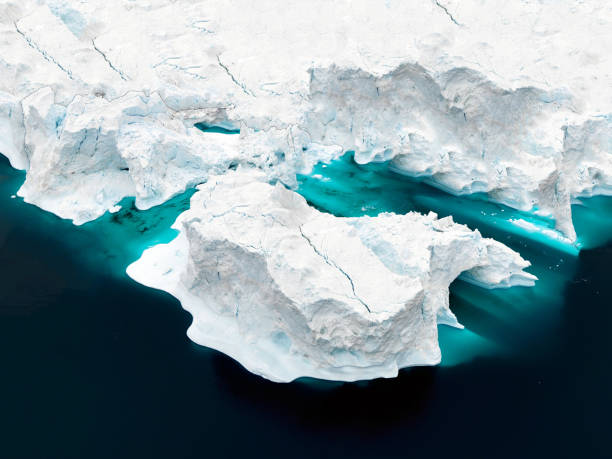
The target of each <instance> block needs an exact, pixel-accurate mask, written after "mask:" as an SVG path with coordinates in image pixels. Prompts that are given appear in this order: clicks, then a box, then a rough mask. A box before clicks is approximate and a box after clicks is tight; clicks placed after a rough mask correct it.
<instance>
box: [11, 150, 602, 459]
mask: <svg viewBox="0 0 612 459" xmlns="http://www.w3.org/2000/svg"><path fill="white" fill-rule="evenodd" d="M24 178H25V177H24V174H23V172H20V171H15V170H13V169H12V168H11V167H10V166H9V165H8V162H7V161H6V160H4V159H2V160H1V161H0V269H1V275H0V365H1V374H0V394H1V396H0V458H10V459H12V458H87V459H89V458H110V457H112V458H139V457H146V458H186V457H189V458H192V457H193V458H228V457H231V458H233V457H244V458H254V457H265V458H274V457H288V458H302V457H304V458H310V459H312V458H319V457H334V458H339V457H340V458H344V457H347V458H354V457H367V458H386V457H398V458H399V457H405V458H413V457H451V456H452V457H469V458H480V457H483V458H497V457H504V458H505V457H508V458H510V457H511V458H531V457H534V458H535V457H538V458H542V457H568V458H576V457H580V458H599V457H611V456H612V443H611V442H610V440H609V439H610V433H609V432H610V429H611V427H612V422H611V416H612V394H611V393H610V388H612V340H611V339H610V334H609V331H608V328H609V326H610V324H611V323H612V274H611V273H612V270H611V269H610V267H611V266H612V244H611V242H610V239H612V199H610V198H591V199H588V200H584V201H583V202H582V203H580V204H576V205H575V206H574V207H573V213H574V222H575V226H576V228H577V231H578V234H579V238H580V243H581V245H582V250H580V251H578V250H576V249H575V248H573V247H571V246H567V245H564V244H559V243H554V242H551V241H547V240H545V239H543V238H541V237H540V236H538V235H534V234H529V233H526V232H525V231H524V230H521V229H520V228H517V227H516V226H514V225H512V224H510V223H509V221H510V219H513V218H532V219H533V217H530V216H526V215H524V214H521V213H520V212H516V211H513V210H512V209H509V208H506V207H504V206H501V205H497V204H492V203H490V202H487V201H486V200H484V199H483V197H482V196H471V197H454V196H450V195H448V194H446V193H444V192H442V191H439V190H437V189H435V188H432V187H431V186H429V185H427V184H426V183H423V182H421V181H418V180H415V179H411V178H408V177H404V176H401V175H398V174H395V173H393V172H392V171H390V170H389V168H388V165H387V164H379V165H368V166H359V165H357V164H355V163H354V162H353V160H352V156H351V155H350V154H347V155H345V156H344V157H342V158H341V159H339V160H337V161H335V162H333V163H332V164H329V165H318V166H317V167H316V168H315V170H314V171H313V173H312V174H309V175H308V176H302V177H300V183H301V185H300V188H299V192H300V193H301V194H302V195H303V196H304V197H305V198H306V199H307V200H308V201H309V202H310V203H311V204H312V205H313V206H315V207H317V208H319V209H320V210H322V211H325V212H331V213H334V214H335V215H339V216H343V215H346V216H349V215H350V216H355V215H365V214H367V215H376V214H378V213H380V212H397V213H406V212H409V211H413V210H416V211H419V212H429V211H434V212H436V213H438V214H439V215H440V216H445V215H450V214H452V215H453V216H454V218H455V220H456V221H458V222H461V223H465V224H467V225H469V226H470V227H471V228H478V229H479V231H481V233H482V234H483V235H485V236H488V237H495V238H496V239H498V240H500V241H502V242H504V243H506V244H508V245H509V246H510V247H512V248H514V249H515V250H517V251H519V252H520V253H521V255H522V256H523V257H524V258H527V259H529V260H530V261H531V262H532V264H533V265H532V267H530V268H529V271H530V272H532V273H534V274H536V275H537V276H538V277H539V279H540V280H539V281H538V282H537V284H536V286H535V287H533V288H524V287H515V288H512V289H505V290H485V289H481V288H479V287H475V286H472V285H469V284H466V283H464V282H461V281H459V280H458V281H455V282H454V283H453V284H452V286H451V308H452V310H453V311H454V312H455V313H456V314H457V316H458V319H459V321H460V322H461V323H463V324H464V325H465V327H466V328H465V330H457V329H452V328H450V327H446V326H440V327H439V333H440V342H441V347H442V355H443V361H442V364H441V365H440V366H438V367H420V368H411V369H405V370H402V371H401V373H400V375H399V377H398V378H395V379H380V380H374V381H370V382H361V383H350V384H345V383H325V382H319V381H313V380H298V381H296V382H293V383H290V384H275V383H271V382H268V381H266V380H263V379H262V378H259V377H257V376H254V375H252V374H250V373H249V372H247V371H246V370H244V369H243V368H242V367H241V366H240V365H239V364H238V363H236V362H235V361H233V360H232V359H230V358H228V357H226V356H224V355H223V354H221V353H219V352H216V351H214V350H210V349H207V348H204V347H201V346H198V345H196V344H194V343H192V342H191V341H189V339H188V338H187V336H186V334H185V332H186V329H187V327H188V325H189V324H190V322H191V317H190V316H189V314H188V313H187V312H185V311H184V310H182V308H181V307H180V304H179V302H178V301H177V300H175V299H174V298H173V297H171V296H170V295H168V294H166V293H164V292H160V291H157V290H153V289H149V288H146V287H143V286H141V285H139V284H137V283H136V282H134V281H132V280H131V279H129V278H128V277H127V275H126V274H125V267H126V266H127V265H128V264H129V263H131V262H132V261H134V260H136V259H137V258H138V257H139V255H140V253H141V252H142V250H144V249H145V248H147V247H149V246H151V245H154V244H157V243H160V242H167V241H169V240H171V239H172V238H173V237H174V236H175V235H176V232H175V231H174V230H172V229H171V228H170V226H171V224H172V222H173V221H174V219H175V218H176V216H177V215H178V214H179V213H180V212H182V211H183V210H185V209H186V208H187V207H188V203H189V197H190V196H191V194H192V193H193V191H190V192H187V193H185V194H183V195H181V196H178V197H176V198H174V199H173V200H171V201H169V202H168V203H166V204H164V205H162V206H158V207H155V208H153V209H149V210H147V211H138V210H136V209H135V208H134V206H133V200H131V199H126V200H124V201H123V202H122V203H121V205H122V207H123V208H122V210H121V211H119V212H118V213H116V214H106V215H105V216H103V217H102V218H100V219H99V220H97V221H95V222H91V223H88V224H85V225H83V226H80V227H76V226H74V225H72V224H71V223H70V222H68V221H65V220H62V219H60V218H58V217H55V216H54V215H52V214H49V213H47V212H44V211H42V210H40V209H38V208H37V207H35V206H32V205H29V204H26V203H24V202H23V200H22V199H21V198H19V197H15V196H14V195H15V193H16V192H17V190H18V189H19V187H20V186H21V184H22V183H23V180H24ZM530 221H531V220H530ZM533 221H534V222H536V223H537V224H539V225H542V226H546V225H549V224H550V223H549V222H546V221H545V220H543V219H533Z"/></svg>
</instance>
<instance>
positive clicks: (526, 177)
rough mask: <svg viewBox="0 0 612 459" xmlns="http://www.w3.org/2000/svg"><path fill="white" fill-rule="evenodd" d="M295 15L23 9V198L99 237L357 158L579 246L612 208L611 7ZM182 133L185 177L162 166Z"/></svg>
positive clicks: (7, 85)
mask: <svg viewBox="0 0 612 459" xmlns="http://www.w3.org/2000/svg"><path fill="white" fill-rule="evenodd" d="M277 6H278V5H277V3H276V2H274V1H271V0H268V1H260V2H256V3H253V2H246V1H244V2H243V1H239V2H229V1H227V2H224V1H221V2H218V1H195V2H194V1H187V0H181V1H176V2H166V1H161V0H157V1H156V0H139V1H134V2H123V1H119V0H112V1H104V2H102V1H94V2H68V1H65V0H49V1H33V0H29V1H24V2H4V3H3V4H2V5H0V50H1V53H0V55H1V56H2V59H1V61H0V76H2V78H1V79H0V92H1V94H0V101H1V103H0V107H2V108H1V110H0V133H2V140H0V142H2V143H0V148H1V149H2V152H3V153H4V154H6V155H7V156H8V157H9V158H10V159H11V161H12V164H14V165H15V167H20V168H28V169H29V170H28V179H27V181H26V184H25V185H24V187H23V188H22V190H21V191H20V194H21V195H22V196H24V198H25V199H26V200H27V201H29V202H32V203H34V204H37V205H39V206H41V207H43V208H45V209H48V210H51V211H53V212H56V213H58V214H59V215H62V216H64V217H66V218H71V219H73V220H74V221H75V223H82V222H84V221H88V220H91V219H94V218H96V217H97V216H99V215H100V214H102V213H103V212H104V211H106V210H108V209H111V208H113V206H114V205H115V204H116V203H117V202H118V201H119V200H120V199H121V198H122V197H124V196H136V198H137V203H138V205H139V206H140V207H143V208H146V207H147V206H150V205H154V204H156V203H160V202H163V201H164V200H166V199H168V198H169V197H171V196H173V195H175V194H176V193H179V192H181V191H182V190H184V189H185V188H187V187H189V186H191V185H193V184H194V183H199V182H202V181H203V180H205V179H206V176H207V173H208V171H209V170H211V169H214V170H217V169H218V168H225V167H227V164H228V162H229V163H231V162H232V161H234V162H235V163H241V164H244V165H249V166H251V167H257V168H260V169H263V170H265V171H266V173H267V174H268V175H269V176H270V177H271V178H279V179H281V180H283V181H284V182H285V183H286V184H288V185H293V184H295V172H304V171H307V170H308V169H309V168H310V167H311V166H312V164H314V163H316V162H317V161H320V160H329V159H331V158H334V157H337V156H338V155H340V154H341V153H342V152H344V151H347V150H355V151H356V155H355V157H356V159H357V160H358V161H361V162H367V161H374V160H380V159H393V160H394V167H395V168H396V169H397V170H399V171H401V172H403V173H406V174H410V175H417V176H424V177H427V178H428V180H429V181H430V182H431V183H433V184H435V185H436V186H439V187H441V188H443V189H445V190H448V191H450V192H452V193H472V192H487V193H488V194H489V196H490V198H491V199H493V200H496V201H499V202H502V203H504V204H507V205H509V206H512V207H516V208H518V209H521V210H528V211H533V212H537V213H539V214H541V215H545V216H550V217H552V218H554V219H555V221H556V225H557V229H558V230H559V231H560V233H561V234H562V235H563V237H565V238H567V240H568V241H573V240H575V237H576V235H575V232H574V229H573V226H572V221H571V209H570V204H571V201H572V199H573V198H576V197H579V196H589V195H592V194H600V193H604V194H610V190H611V189H612V187H611V186H612V183H611V182H612V175H611V172H610V171H611V169H612V160H611V159H610V157H611V155H610V145H611V142H612V141H611V138H612V127H611V118H610V113H611V112H612V110H611V108H610V107H611V106H612V98H611V89H610V88H612V81H611V79H612V76H611V72H610V69H611V63H610V54H609V52H608V51H607V48H606V47H607V43H608V42H609V41H610V38H611V37H610V35H611V32H610V30H612V28H611V24H610V22H611V19H610V18H612V11H611V8H612V6H611V5H610V3H609V2H605V1H594V2H583V3H575V2H570V1H563V2H536V1H526V2H520V3H508V2H501V1H500V2H497V1H493V2H480V1H476V0H468V1H462V2H458V1H450V0H449V1H446V2H436V1H431V0H420V1H414V2H402V1H392V0H387V1H384V2H383V1H378V2H369V1H361V2H346V1H340V2H334V3H333V4H330V3H329V2H325V1H320V2H316V1H315V2H311V1H308V2H306V1H301V0H293V1H290V2H285V4H284V7H283V8H280V9H279V8H278V7H277ZM263 24H265V30H263V29H262V25H263ZM75 117H79V118H82V119H81V120H79V121H76V120H75ZM197 122H203V123H205V124H211V125H224V126H230V127H232V128H239V129H240V130H241V134H240V136H239V137H238V138H235V139H233V140H232V141H231V142H228V141H227V139H224V138H222V137H221V136H213V135H210V134H208V135H204V134H202V133H198V132H194V129H193V125H194V124H195V123H197ZM126 125H130V126H132V128H130V129H128V128H126ZM98 128H100V129H101V130H100V132H99V134H98V133H97V132H96V130H97V129H98ZM134 130H136V131H138V132H134ZM165 139H169V143H170V144H171V145H172V146H171V147H168V149H166V151H164V152H163V153H162V156H163V157H165V160H164V164H168V167H169V169H170V171H168V172H170V177H165V176H164V174H165V173H166V169H165V168H159V167H155V161H156V160H155V159H152V157H151V155H152V154H154V153H155V152H156V149H160V148H161V149H165V147H154V146H153V144H156V143H159V142H160V141H161V140H165ZM99 143H100V144H101V145H99V146H98V148H99V149H100V151H98V150H96V151H95V152H93V151H92V150H93V149H95V148H96V145H98V144H99ZM203 144H206V145H203ZM83 147H85V148H83ZM206 150H208V151H209V152H210V153H211V154H205V153H203V151H206ZM135 164H137V165H138V166H140V167H136V168H135V169H133V168H132V165H135ZM59 176H61V181H59V179H58V178H57V177H59ZM170 181H172V183H171V184H170V183H169V182H170ZM91 182H96V183H97V184H96V186H93V185H91Z"/></svg>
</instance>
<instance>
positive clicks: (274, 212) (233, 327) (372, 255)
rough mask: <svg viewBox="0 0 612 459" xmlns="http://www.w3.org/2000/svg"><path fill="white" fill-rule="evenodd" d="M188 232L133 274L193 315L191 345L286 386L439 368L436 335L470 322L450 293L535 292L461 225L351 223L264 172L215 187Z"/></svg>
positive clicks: (195, 210)
mask: <svg viewBox="0 0 612 459" xmlns="http://www.w3.org/2000/svg"><path fill="white" fill-rule="evenodd" d="M174 227H175V228H176V229H177V230H179V231H180V234H179V236H178V237H177V238H176V239H174V240H173V241H171V242H170V243H168V244H161V245H157V246H154V247H152V248H150V249H148V250H146V251H145V252H144V254H143V256H142V258H141V259H140V260H138V261H136V262H135V263H133V264H132V265H130V266H129V267H128V270H127V272H128V274H129V275H130V276H131V277H132V278H134V279H135V280H137V281H138V282H140V283H142V284H145V285H148V286H151V287H155V288H159V289H162V290H165V291H168V292H170V293H172V294H173V295H174V296H176V297H177V298H178V299H179V300H180V301H181V304H182V305H183V307H184V308H185V309H187V310H188V311H189V312H190V313H191V314H192V315H193V323H192V325H191V327H190V328H189V331H188V335H189V337H190V338H191V339H192V340H193V341H195V342H197V343H200V344H203V345H205V346H208V347H212V348H215V349H218V350H220V351H222V352H224V353H226V354H228V355H230V356H232V357H234V358H235V359H236V360H238V361H240V362H241V363H242V364H243V365H244V366H245V367H246V368H248V369H249V370H250V371H252V372H254V373H257V374H260V375H262V376H264V377H266V378H269V379H271V380H274V381H291V380H293V379H295V378H298V377H301V376H310V377H316V378H322V379H333V380H345V381H353V380H359V379H370V378H375V377H392V376H396V375H397V372H398V369H399V368H403V367H406V366H413V365H433V364H437V363H439V362H440V348H439V346H438V339H437V337H438V333H437V325H438V324H440V323H442V324H446V325H451V326H460V325H459V323H458V322H457V319H456V318H455V316H454V314H453V313H452V312H451V310H450V308H449V304H448V286H449V284H450V283H451V282H452V281H453V280H454V279H455V278H457V277H458V276H459V275H460V274H462V273H463V276H464V278H465V280H467V281H469V282H475V283H477V284H479V285H482V286H484V287H490V288H494V287H510V286H513V285H524V286H529V285H533V283H534V281H535V276H533V275H532V274H529V273H526V272H524V271H523V269H524V268H526V267H527V266H529V262H527V261H525V260H523V259H522V258H521V257H520V256H519V255H518V254H517V253H516V252H514V251H512V250H510V249H509V248H507V247H506V246H504V245H503V244H501V243H499V242H497V241H494V240H492V239H486V238H483V237H481V235H480V233H478V231H471V230H470V229H468V228H467V227H466V226H464V225H459V224H456V223H454V222H453V220H452V218H451V217H446V218H443V219H437V217H436V215H435V214H433V213H430V214H429V215H421V214H418V213H414V212H411V213H409V214H407V215H395V214H381V215H379V216H377V217H359V218H339V217H334V216H333V215H330V214H325V213H322V212H319V211H318V210H316V209H314V208H312V207H310V206H309V205H308V204H307V203H306V201H305V199H304V198H303V197H301V196H300V195H298V194H297V193H295V192H293V191H290V190H287V189H286V188H285V187H284V186H282V185H281V184H280V183H277V184H276V186H273V185H270V184H268V183H266V182H265V176H264V175H263V174H260V173H248V172H247V173H245V172H242V171H238V172H236V173H231V174H226V175H224V176H220V177H211V178H210V179H209V180H208V182H207V183H206V184H204V185H200V186H199V187H198V191H197V192H196V193H195V194H194V195H193V197H192V198H191V206H190V209H189V210H187V211H185V212H184V213H183V214H181V216H180V217H179V218H178V220H177V222H176V223H175V225H174Z"/></svg>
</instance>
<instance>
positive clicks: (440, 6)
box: [434, 0, 463, 27]
mask: <svg viewBox="0 0 612 459" xmlns="http://www.w3.org/2000/svg"><path fill="white" fill-rule="evenodd" d="M434 3H435V4H436V5H438V7H439V8H441V9H442V10H443V11H444V13H446V15H447V16H448V17H449V19H450V20H451V21H453V22H454V23H455V24H456V25H458V26H459V27H461V26H463V24H460V23H458V22H457V21H455V18H454V17H453V15H452V14H450V12H449V11H448V8H446V7H445V6H444V5H442V4H441V3H440V2H439V1H438V0H434Z"/></svg>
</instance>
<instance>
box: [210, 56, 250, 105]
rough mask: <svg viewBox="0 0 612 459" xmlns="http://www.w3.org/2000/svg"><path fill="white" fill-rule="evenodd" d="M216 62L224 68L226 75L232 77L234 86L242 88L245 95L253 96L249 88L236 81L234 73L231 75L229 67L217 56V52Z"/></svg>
mask: <svg viewBox="0 0 612 459" xmlns="http://www.w3.org/2000/svg"><path fill="white" fill-rule="evenodd" d="M217 62H218V63H219V66H220V67H221V68H222V69H223V70H225V73H227V75H228V76H229V77H230V78H231V79H232V81H233V82H234V84H235V85H236V86H238V87H239V88H240V89H242V92H244V93H245V94H246V95H247V96H252V97H255V96H254V95H253V93H252V92H251V91H249V89H248V88H247V87H246V85H245V84H244V83H242V82H240V81H238V80H237V79H236V77H234V75H232V72H230V69H229V68H228V67H227V65H225V64H224V63H223V62H221V58H220V57H219V55H218V54H217Z"/></svg>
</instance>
